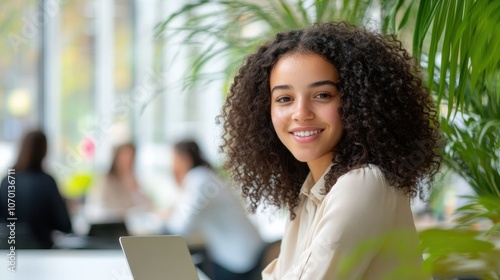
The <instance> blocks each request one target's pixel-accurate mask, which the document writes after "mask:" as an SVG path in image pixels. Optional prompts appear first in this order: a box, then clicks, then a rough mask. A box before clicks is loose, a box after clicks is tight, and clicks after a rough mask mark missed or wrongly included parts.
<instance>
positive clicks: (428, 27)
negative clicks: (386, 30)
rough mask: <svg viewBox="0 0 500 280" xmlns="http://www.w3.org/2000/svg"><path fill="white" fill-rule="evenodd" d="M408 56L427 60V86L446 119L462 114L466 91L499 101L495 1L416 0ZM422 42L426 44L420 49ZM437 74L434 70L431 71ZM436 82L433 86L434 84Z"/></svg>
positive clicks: (499, 14) (499, 11)
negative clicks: (444, 109)
mask: <svg viewBox="0 0 500 280" xmlns="http://www.w3.org/2000/svg"><path fill="white" fill-rule="evenodd" d="M419 2H420V6H419V8H418V14H417V20H416V24H415V26H414V27H409V28H413V29H414V39H413V53H414V55H415V56H416V57H418V58H420V57H421V55H422V54H426V55H427V56H428V65H427V69H426V70H427V75H428V77H429V78H428V85H429V87H430V88H432V89H434V90H435V92H436V93H437V97H438V103H439V104H440V103H441V100H442V99H443V98H445V97H447V102H446V103H447V105H448V110H447V112H448V113H447V118H449V117H450V116H451V114H452V113H453V112H456V111H457V110H456V109H460V110H462V111H463V110H464V109H465V110H467V108H464V106H465V107H466V106H467V105H468V102H467V100H466V99H467V97H468V96H467V91H470V93H469V94H479V95H483V96H490V97H493V98H494V99H496V101H497V102H498V100H499V99H500V52H498V51H494V50H498V49H499V47H500V1H491V0H464V1H456V0H429V1H419ZM426 39H428V40H429V41H428V44H427V46H425V45H424V43H425V40H426ZM436 70H438V71H439V72H436ZM436 80H437V83H434V81H436Z"/></svg>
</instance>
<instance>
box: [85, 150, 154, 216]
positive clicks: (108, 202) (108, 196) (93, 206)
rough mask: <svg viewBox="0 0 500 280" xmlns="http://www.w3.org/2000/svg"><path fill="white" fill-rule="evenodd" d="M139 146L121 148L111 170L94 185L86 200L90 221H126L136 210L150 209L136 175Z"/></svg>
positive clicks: (86, 209)
mask: <svg viewBox="0 0 500 280" xmlns="http://www.w3.org/2000/svg"><path fill="white" fill-rule="evenodd" d="M134 163H135V146H134V144H132V143H126V144H122V145H120V146H118V147H117V149H116V151H115V153H114V156H113V162H112V164H111V168H110V169H109V171H108V173H107V174H106V175H104V176H103V177H102V178H101V179H100V180H99V181H98V182H97V183H96V185H94V186H93V187H92V188H91V189H90V191H89V194H88V196H87V198H86V201H85V214H86V217H87V219H88V221H89V222H91V223H95V222H110V221H112V222H120V221H124V220H125V217H126V215H127V212H128V211H129V210H130V209H132V208H134V207H145V208H147V207H148V206H149V200H148V199H147V197H146V196H145V195H144V194H143V193H142V191H141V188H140V186H139V183H138V181H137V178H136V176H135V174H134Z"/></svg>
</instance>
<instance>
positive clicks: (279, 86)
mask: <svg viewBox="0 0 500 280" xmlns="http://www.w3.org/2000/svg"><path fill="white" fill-rule="evenodd" d="M324 85H331V86H334V87H337V84H336V83H335V82H333V81H330V80H324V81H317V82H314V83H312V84H310V85H309V86H307V87H308V88H315V87H320V86H324ZM292 88H293V87H292V86H290V85H277V86H274V87H273V88H272V89H271V93H273V92H274V91H275V90H280V89H281V90H289V89H292Z"/></svg>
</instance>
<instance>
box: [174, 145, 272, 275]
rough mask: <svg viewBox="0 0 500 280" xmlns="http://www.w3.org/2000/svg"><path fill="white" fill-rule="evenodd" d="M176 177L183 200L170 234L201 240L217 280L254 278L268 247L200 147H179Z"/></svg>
mask: <svg viewBox="0 0 500 280" xmlns="http://www.w3.org/2000/svg"><path fill="white" fill-rule="evenodd" d="M173 172H174V176H175V180H176V182H177V183H178V185H179V187H180V189H181V192H182V195H181V198H180V200H179V201H178V203H177V204H176V207H175V209H173V211H172V213H171V215H170V216H169V219H168V221H167V224H166V229H167V231H168V232H169V233H172V234H179V235H183V236H186V237H187V236H190V235H191V234H193V233H201V234H202V235H203V238H204V241H205V243H206V247H207V254H208V255H209V257H210V259H211V261H212V272H213V274H212V276H213V279H216V280H217V279H223V280H231V279H255V278H254V277H255V275H256V274H257V275H258V273H259V261H260V254H261V253H262V250H263V248H264V242H263V241H262V239H261V236H260V235H259V232H258V231H257V229H256V228H255V227H254V225H253V224H252V223H251V222H250V220H249V219H248V217H247V215H246V212H245V210H244V209H243V207H242V205H241V203H240V201H239V200H238V199H236V197H235V196H234V195H233V194H232V193H231V191H230V190H229V189H227V186H226V185H225V184H224V183H223V181H222V180H221V178H219V176H217V175H216V174H215V172H214V171H213V169H212V168H211V167H210V165H209V164H208V162H207V161H206V160H205V159H204V158H203V156H202V153H201V151H200V149H199V147H198V145H197V144H196V142H194V141H189V140H187V141H181V142H178V143H177V144H175V146H174V154H173ZM207 273H208V274H210V272H207Z"/></svg>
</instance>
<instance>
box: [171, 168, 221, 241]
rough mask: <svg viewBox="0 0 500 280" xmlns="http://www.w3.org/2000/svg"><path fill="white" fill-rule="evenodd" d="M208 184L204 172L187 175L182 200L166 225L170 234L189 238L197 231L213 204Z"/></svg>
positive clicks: (196, 171)
mask: <svg viewBox="0 0 500 280" xmlns="http://www.w3.org/2000/svg"><path fill="white" fill-rule="evenodd" d="M207 184H209V180H208V178H207V174H205V173H204V172H199V170H192V171H190V172H189V173H188V174H187V175H186V178H185V180H184V183H183V185H184V190H183V193H182V195H181V198H180V200H179V201H178V202H177V205H176V207H175V210H174V212H173V213H172V215H171V217H170V219H169V221H168V222H167V224H166V228H167V230H168V231H169V232H171V233H174V234H179V235H183V236H189V235H190V234H192V233H193V232H194V231H195V230H196V228H197V226H199V224H200V221H201V216H202V213H203V211H206V209H207V206H208V204H209V203H210V202H211V201H210V196H208V195H207V194H206V193H205V192H206V190H207V186H206V185H207ZM217 187H218V186H217Z"/></svg>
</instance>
